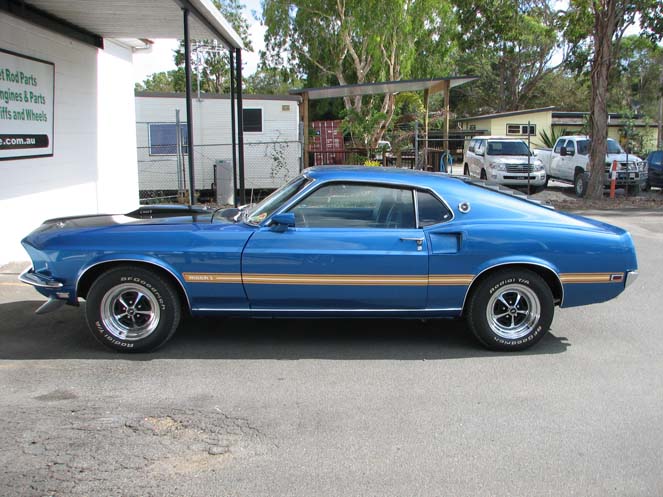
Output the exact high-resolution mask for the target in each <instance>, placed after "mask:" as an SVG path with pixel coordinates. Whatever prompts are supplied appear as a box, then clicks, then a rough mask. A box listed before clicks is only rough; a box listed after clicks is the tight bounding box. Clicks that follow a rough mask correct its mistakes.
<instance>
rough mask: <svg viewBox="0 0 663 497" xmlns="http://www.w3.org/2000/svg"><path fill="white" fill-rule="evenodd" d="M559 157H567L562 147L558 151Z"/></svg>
mask: <svg viewBox="0 0 663 497" xmlns="http://www.w3.org/2000/svg"><path fill="white" fill-rule="evenodd" d="M559 155H560V156H562V157H566V156H567V153H566V147H562V148H560V149H559Z"/></svg>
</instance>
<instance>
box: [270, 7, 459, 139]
mask: <svg viewBox="0 0 663 497" xmlns="http://www.w3.org/2000/svg"><path fill="white" fill-rule="evenodd" d="M441 4H444V2H438V1H434V0H383V1H380V0H265V1H264V10H263V22H264V23H265V24H266V26H267V33H266V38H265V40H266V53H265V62H266V63H267V64H268V65H270V66H272V67H278V66H282V65H285V66H290V67H293V68H295V70H297V71H298V72H299V73H300V74H301V75H302V76H305V77H306V80H307V84H308V85H309V86H322V85H325V84H340V85H346V84H353V83H354V84H361V83H369V82H377V81H392V80H400V79H408V78H410V77H412V75H413V74H416V75H417V76H426V75H432V74H430V72H429V71H432V70H434V67H436V66H437V65H440V64H444V62H445V58H446V57H447V56H448V54H449V51H450V50H451V48H450V47H451V46H452V45H453V44H452V42H451V39H452V36H453V30H448V29H444V28H447V27H448V26H453V24H452V21H451V16H452V12H451V9H450V8H440V5H441ZM424 60H430V61H431V62H433V61H434V63H433V64H432V65H428V67H426V64H424V63H423V62H424ZM417 63H419V64H418V65H417ZM415 66H416V69H415ZM343 101H344V107H345V109H346V111H347V115H348V118H350V116H353V117H352V118H353V119H359V118H360V117H361V118H363V119H366V120H367V121H370V122H373V123H375V129H374V132H373V133H372V134H371V136H370V138H369V145H370V146H372V147H374V146H375V145H376V143H377V142H378V140H379V139H380V138H381V137H382V135H383V133H384V131H385V130H386V129H387V127H388V126H389V124H390V123H391V120H392V119H393V115H394V111H395V98H394V95H393V94H391V93H387V94H384V95H380V96H373V97H363V98H362V97H361V96H354V97H345V98H344V100H343ZM350 111H352V112H350ZM358 145H359V144H358ZM361 145H362V146H363V144H361Z"/></svg>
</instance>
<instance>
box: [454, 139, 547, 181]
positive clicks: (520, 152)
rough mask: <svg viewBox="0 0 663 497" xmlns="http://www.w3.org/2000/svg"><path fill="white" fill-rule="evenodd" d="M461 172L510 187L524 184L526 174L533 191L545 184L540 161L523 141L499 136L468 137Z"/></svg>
mask: <svg viewBox="0 0 663 497" xmlns="http://www.w3.org/2000/svg"><path fill="white" fill-rule="evenodd" d="M528 160H529V165H528ZM463 174H465V176H470V177H475V178H479V179H483V180H486V181H488V182H489V183H497V184H500V185H506V186H511V187H526V186H527V181H528V176H529V183H530V187H531V188H532V191H533V192H534V193H536V192H538V191H541V190H543V189H544V188H545V184H546V172H545V169H544V167H543V163H542V162H541V161H540V160H539V159H537V158H536V157H534V156H533V154H532V152H531V151H530V149H529V147H528V146H527V143H526V142H525V141H523V140H521V139H518V138H506V137H502V136H480V137H476V138H473V139H472V140H470V143H469V146H468V148H467V151H466V152H465V157H464V160H463Z"/></svg>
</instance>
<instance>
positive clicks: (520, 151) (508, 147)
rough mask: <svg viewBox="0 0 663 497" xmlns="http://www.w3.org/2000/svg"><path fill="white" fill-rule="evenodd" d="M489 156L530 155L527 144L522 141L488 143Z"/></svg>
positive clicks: (487, 151)
mask: <svg viewBox="0 0 663 497" xmlns="http://www.w3.org/2000/svg"><path fill="white" fill-rule="evenodd" d="M486 153H487V154H488V155H529V149H528V148H527V144H526V143H525V142H521V141H503V142H492V141H491V142H488V149H487V150H486Z"/></svg>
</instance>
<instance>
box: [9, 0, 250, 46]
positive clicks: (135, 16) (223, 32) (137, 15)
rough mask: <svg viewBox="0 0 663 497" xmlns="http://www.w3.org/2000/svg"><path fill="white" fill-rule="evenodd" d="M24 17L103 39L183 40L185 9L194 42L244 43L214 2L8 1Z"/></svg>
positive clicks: (12, 11)
mask: <svg viewBox="0 0 663 497" xmlns="http://www.w3.org/2000/svg"><path fill="white" fill-rule="evenodd" d="M2 3H5V4H6V5H5V6H4V10H7V11H9V12H10V13H14V14H16V15H19V16H21V17H28V16H35V15H40V14H42V15H45V16H47V17H48V16H50V17H53V18H54V21H60V22H64V23H67V24H70V25H72V26H73V27H75V28H81V29H83V30H85V31H87V32H89V33H90V34H93V35H97V36H100V37H101V38H178V39H181V38H182V36H183V35H182V8H183V7H186V8H187V9H188V10H189V11H190V12H191V14H192V15H191V17H190V21H189V29H190V34H191V38H193V39H199V40H203V39H208V40H210V39H215V40H218V41H220V42H221V43H223V44H224V45H226V46H227V47H228V48H239V49H242V48H243V44H242V40H241V38H240V37H239V35H238V34H237V32H236V31H235V30H234V29H233V28H232V26H231V25H230V23H229V22H228V21H227V20H226V19H225V18H224V17H223V16H222V15H221V13H220V12H219V10H218V9H217V8H216V7H215V6H214V4H213V3H212V2H211V1H210V0H121V1H114V0H28V1H27V2H23V1H19V0H6V1H5V2H0V4H2Z"/></svg>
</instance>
